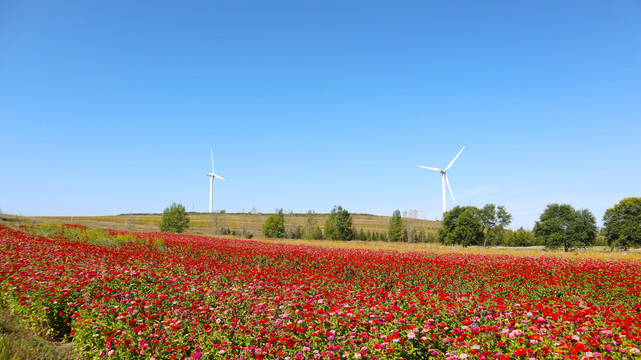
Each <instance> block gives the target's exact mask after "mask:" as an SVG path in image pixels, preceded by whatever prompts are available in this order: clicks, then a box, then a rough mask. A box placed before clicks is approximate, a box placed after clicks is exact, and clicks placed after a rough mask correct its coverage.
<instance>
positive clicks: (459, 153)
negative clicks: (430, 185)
mask: <svg viewBox="0 0 641 360" xmlns="http://www.w3.org/2000/svg"><path fill="white" fill-rule="evenodd" d="M463 149H465V146H463V148H462V149H461V151H459V152H458V154H456V156H455V157H454V159H453V160H452V162H451V163H450V164H449V165H447V167H446V168H445V171H447V169H449V168H450V166H452V164H454V162H455V161H456V159H457V158H458V156H459V155H461V153H462V152H463Z"/></svg>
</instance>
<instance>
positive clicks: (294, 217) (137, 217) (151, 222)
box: [3, 212, 441, 237]
mask: <svg viewBox="0 0 641 360" xmlns="http://www.w3.org/2000/svg"><path fill="white" fill-rule="evenodd" d="M269 215H270V214H258V213H222V214H221V213H213V214H209V213H193V212H192V213H189V218H190V219H191V222H190V225H189V229H188V231H187V233H189V234H198V235H219V234H220V233H221V229H223V230H229V231H233V232H235V233H237V234H241V233H245V234H248V233H251V234H252V235H253V236H254V237H262V226H263V224H264V223H265V220H266V219H267V217H268V216H269ZM328 216H329V214H315V222H316V225H317V226H319V227H320V228H321V229H323V227H324V225H325V220H327V217H328ZM3 217H5V219H4V220H5V221H9V217H11V215H3ZM161 218H162V214H121V215H116V216H74V217H73V223H74V224H80V225H85V226H89V227H94V228H99V229H113V230H130V231H141V232H149V231H159V230H158V226H159V224H160V220H161ZM31 219H32V220H34V221H39V222H54V223H71V222H72V218H71V217H68V216H67V217H63V216H55V217H49V216H39V217H32V218H31ZM307 219H308V215H307V214H286V215H285V227H286V230H287V232H288V233H290V232H292V231H294V230H295V229H296V227H297V226H301V227H303V228H304V227H305V224H306V222H307ZM352 219H353V221H352V224H353V227H354V229H356V231H357V232H359V231H360V230H361V229H363V231H364V232H371V233H374V232H378V233H382V232H386V231H387V227H388V225H389V221H390V217H389V216H378V215H368V214H352ZM403 220H404V221H405V223H406V224H407V230H408V231H411V230H412V229H416V231H417V232H419V231H421V230H422V231H424V232H425V233H428V234H429V233H435V232H436V231H437V229H438V228H440V227H441V223H440V222H439V221H432V220H422V219H414V218H403Z"/></svg>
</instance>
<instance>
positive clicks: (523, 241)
mask: <svg viewBox="0 0 641 360" xmlns="http://www.w3.org/2000/svg"><path fill="white" fill-rule="evenodd" d="M533 243H534V235H533V234H532V232H531V231H526V230H525V229H523V228H522V227H520V228H519V229H518V230H516V231H515V232H513V233H512V235H511V236H510V237H509V239H508V242H507V245H509V246H532V245H533Z"/></svg>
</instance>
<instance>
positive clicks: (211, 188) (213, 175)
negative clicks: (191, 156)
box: [207, 149, 225, 213]
mask: <svg viewBox="0 0 641 360" xmlns="http://www.w3.org/2000/svg"><path fill="white" fill-rule="evenodd" d="M209 152H210V153H211V172H210V173H207V176H209V212H210V213H211V212H213V211H214V208H213V206H214V178H219V179H220V180H225V179H223V178H222V177H220V176H218V175H216V173H215V172H214V152H213V150H212V149H209Z"/></svg>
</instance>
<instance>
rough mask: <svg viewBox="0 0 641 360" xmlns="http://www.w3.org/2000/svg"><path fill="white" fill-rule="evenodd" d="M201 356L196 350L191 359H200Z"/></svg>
mask: <svg viewBox="0 0 641 360" xmlns="http://www.w3.org/2000/svg"><path fill="white" fill-rule="evenodd" d="M201 356H202V354H201V353H200V351H198V350H196V351H194V353H193V354H191V358H192V359H200V357H201Z"/></svg>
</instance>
